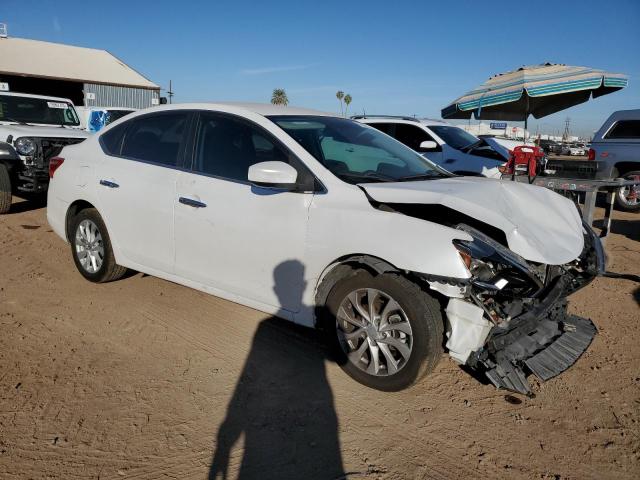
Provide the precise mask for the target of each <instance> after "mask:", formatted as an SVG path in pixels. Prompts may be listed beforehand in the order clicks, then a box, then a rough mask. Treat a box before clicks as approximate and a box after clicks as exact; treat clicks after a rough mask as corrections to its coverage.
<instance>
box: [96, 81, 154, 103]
mask: <svg viewBox="0 0 640 480" xmlns="http://www.w3.org/2000/svg"><path fill="white" fill-rule="evenodd" d="M88 93H89V94H93V95H89V97H92V96H95V98H87V94H88ZM159 103H160V91H159V90H148V89H146V88H133V87H116V86H112V85H99V84H96V83H85V84H84V104H85V106H87V107H129V108H147V107H151V106H153V105H158V104H159Z"/></svg>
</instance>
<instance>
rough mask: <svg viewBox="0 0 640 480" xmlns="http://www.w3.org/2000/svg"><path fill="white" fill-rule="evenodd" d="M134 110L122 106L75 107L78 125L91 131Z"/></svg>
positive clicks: (98, 129) (96, 130)
mask: <svg viewBox="0 0 640 480" xmlns="http://www.w3.org/2000/svg"><path fill="white" fill-rule="evenodd" d="M135 111H136V109H135V108H124V107H76V112H77V113H78V118H79V119H80V126H81V127H82V128H83V129H85V130H87V131H88V132H93V133H95V132H99V131H100V130H102V129H103V128H104V127H106V126H107V125H109V124H110V123H112V122H115V121H116V120H119V119H121V118H122V117H124V116H125V115H129V114H130V113H131V112H135Z"/></svg>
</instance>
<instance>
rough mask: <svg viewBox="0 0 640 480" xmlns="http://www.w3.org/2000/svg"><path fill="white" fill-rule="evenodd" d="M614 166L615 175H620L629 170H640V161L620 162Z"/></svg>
mask: <svg viewBox="0 0 640 480" xmlns="http://www.w3.org/2000/svg"><path fill="white" fill-rule="evenodd" d="M613 168H614V171H615V175H617V176H620V175H624V174H625V173H628V172H634V171H640V162H618V163H616V164H615V165H614V166H613Z"/></svg>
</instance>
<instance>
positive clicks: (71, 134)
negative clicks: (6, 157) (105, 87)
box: [0, 123, 91, 141]
mask: <svg viewBox="0 0 640 480" xmlns="http://www.w3.org/2000/svg"><path fill="white" fill-rule="evenodd" d="M0 130H1V131H2V137H4V138H0V141H4V140H5V138H6V136H8V135H13V138H14V139H16V138H19V137H46V138H88V137H89V136H90V135H91V134H90V133H88V132H86V131H84V130H80V129H79V128H69V127H56V126H50V127H43V126H40V125H16V124H7V123H3V124H0Z"/></svg>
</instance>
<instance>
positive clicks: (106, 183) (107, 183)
mask: <svg viewBox="0 0 640 480" xmlns="http://www.w3.org/2000/svg"><path fill="white" fill-rule="evenodd" d="M100 185H102V186H105V187H109V188H118V187H119V186H120V185H118V184H117V183H115V182H110V181H109V180H100Z"/></svg>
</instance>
